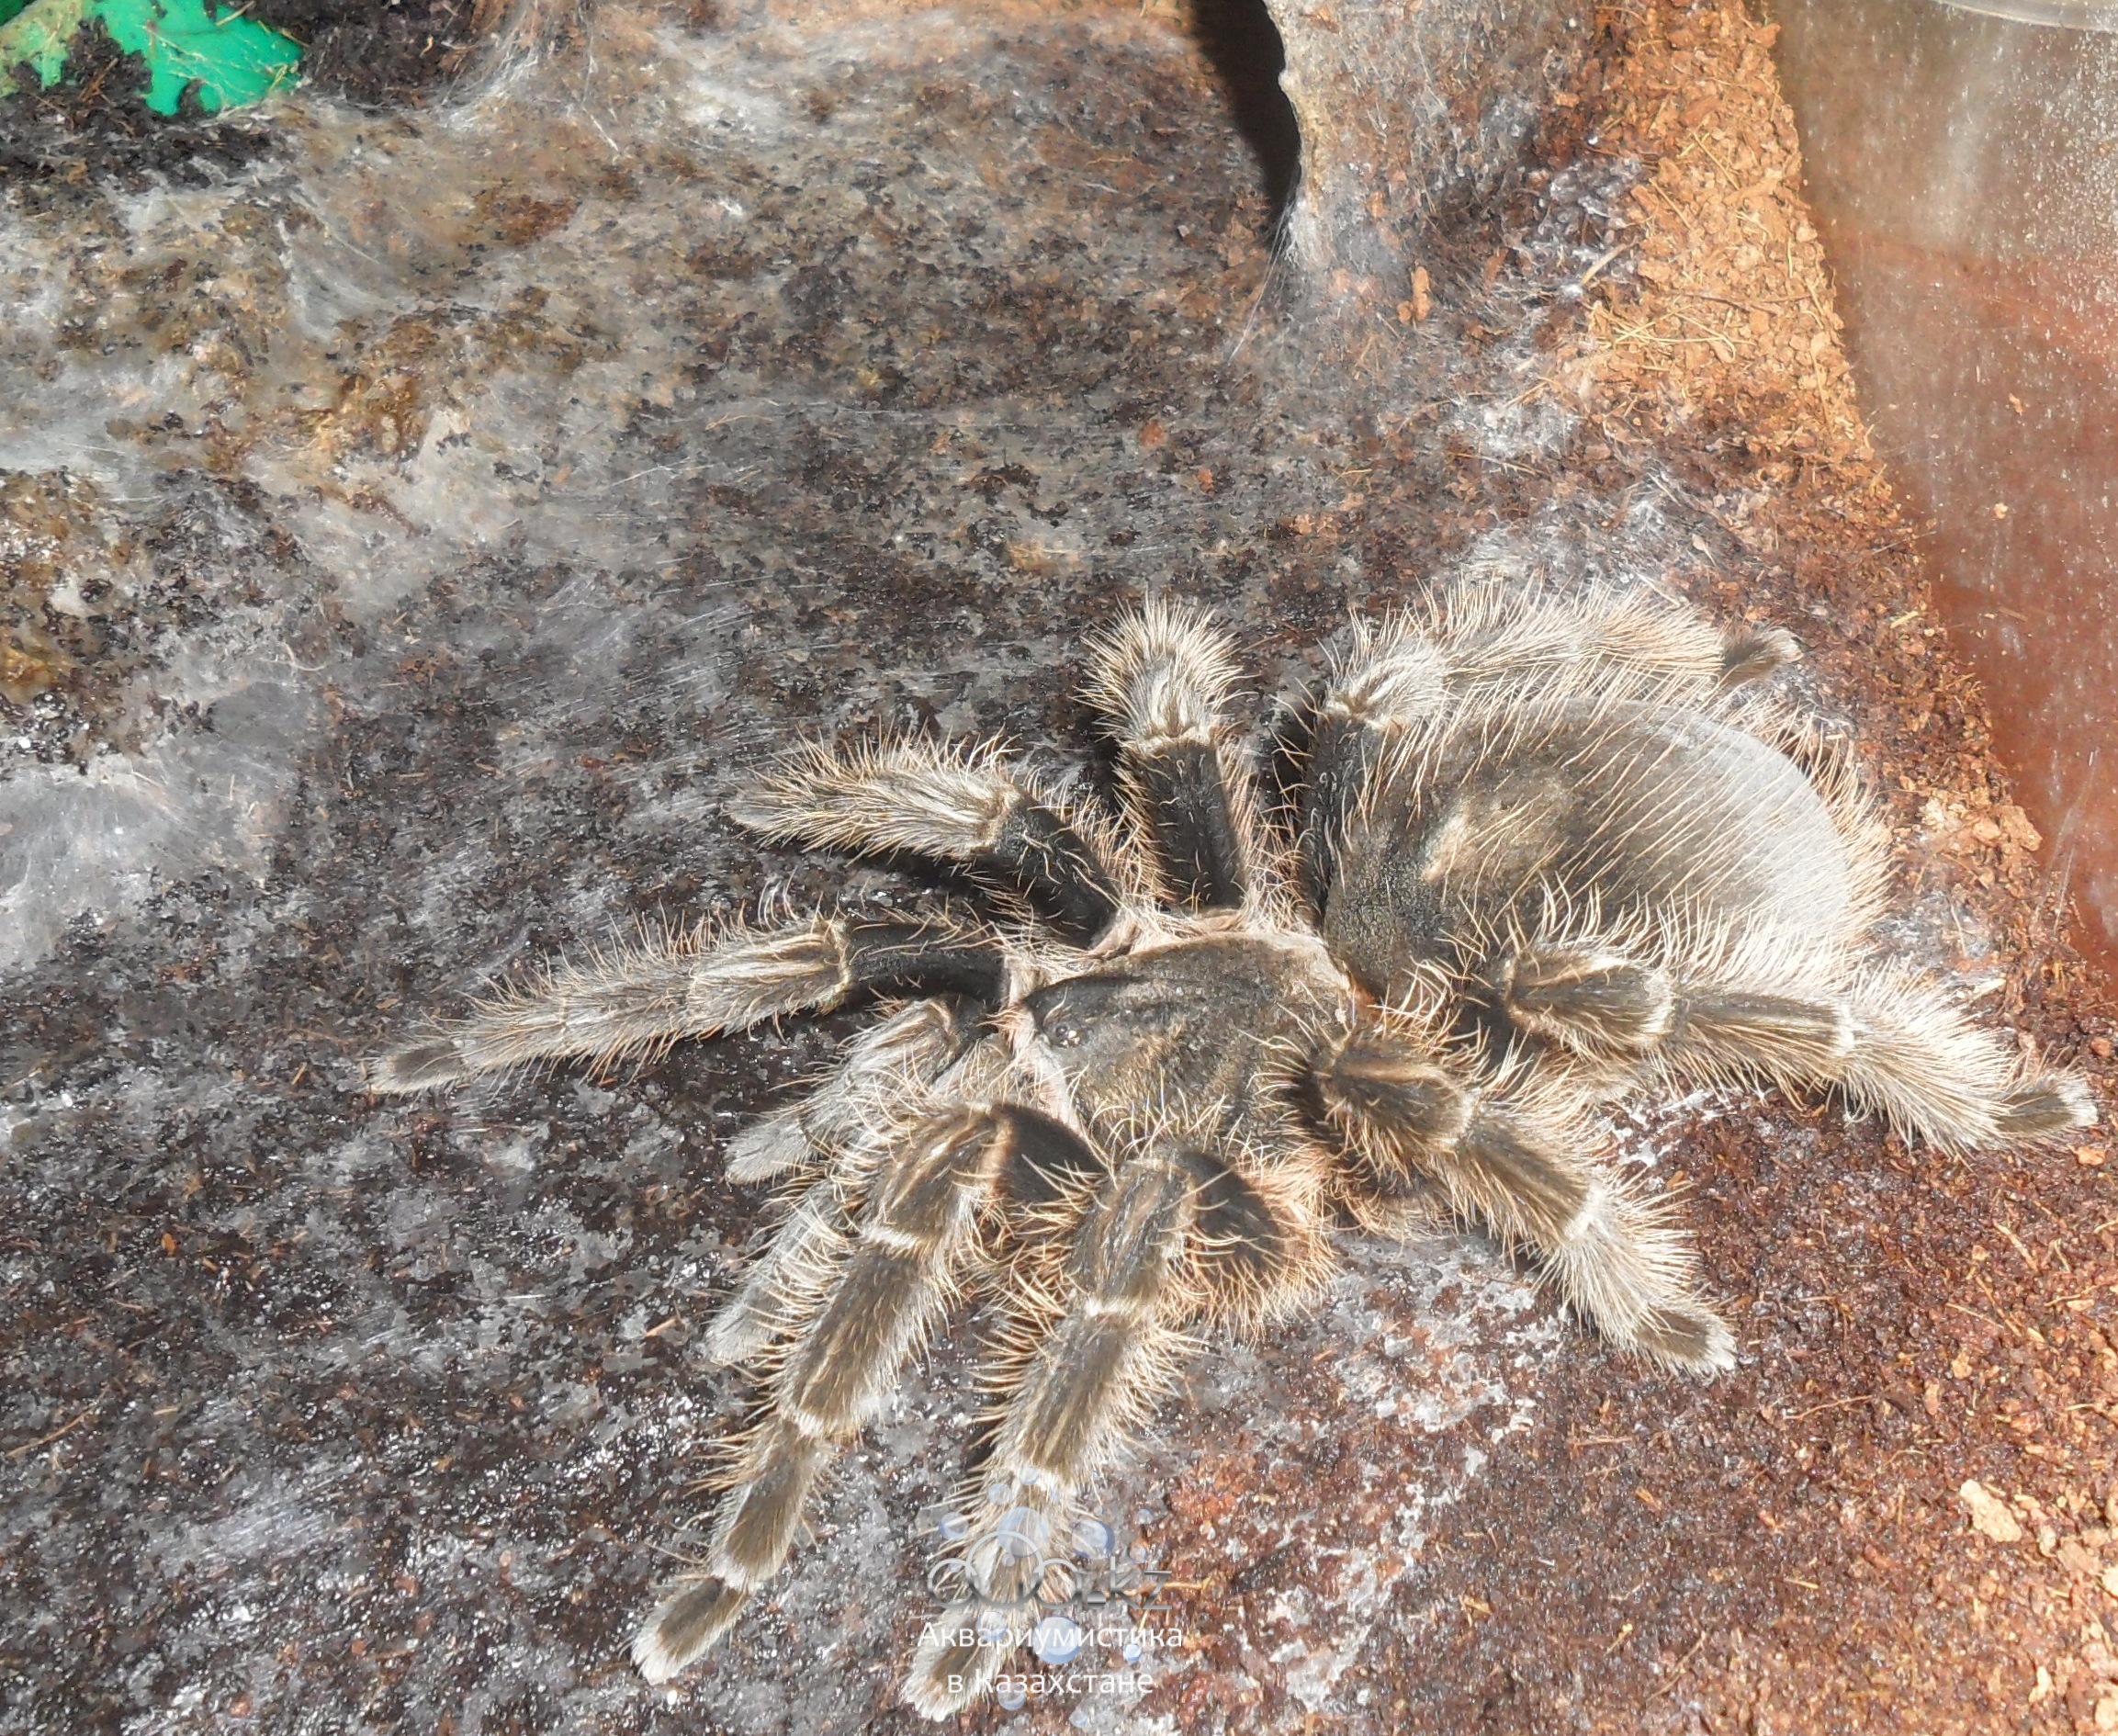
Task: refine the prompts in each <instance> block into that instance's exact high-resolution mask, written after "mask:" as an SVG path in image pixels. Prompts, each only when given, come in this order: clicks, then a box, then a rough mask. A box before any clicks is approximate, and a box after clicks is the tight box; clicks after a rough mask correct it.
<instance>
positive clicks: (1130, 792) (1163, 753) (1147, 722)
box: [1086, 601, 1256, 909]
mask: <svg viewBox="0 0 2118 1736" xmlns="http://www.w3.org/2000/svg"><path fill="white" fill-rule="evenodd" d="M1235 679H1236V676H1235V663H1234V658H1233V657H1232V656H1231V654H1230V648H1229V642H1228V637H1227V636H1226V635H1225V634H1223V633H1221V632H1219V631H1217V630H1216V629H1215V628H1214V627H1213V626H1212V625H1211V617H1210V616H1209V615H1207V614H1205V613H1204V612H1203V611H1200V610H1195V609H1188V608H1185V607H1183V606H1182V605H1173V604H1169V603H1162V602H1160V601H1151V602H1149V603H1147V604H1146V605H1145V606H1144V607H1143V608H1142V609H1141V610H1140V611H1139V612H1138V613H1137V614H1131V615H1128V616H1127V617H1126V618H1125V619H1124V620H1123V621H1122V622H1121V623H1120V624H1119V626H1117V627H1116V628H1115V629H1113V630H1112V631H1111V632H1110V633H1108V634H1106V635H1104V636H1102V637H1099V638H1098V641H1097V642H1096V644H1095V646H1094V661H1093V664H1092V667H1091V672H1090V676H1089V682H1088V686H1087V693H1086V697H1087V701H1088V703H1089V704H1090V705H1094V706H1095V707H1096V708H1097V709H1098V711H1100V712H1101V713H1102V714H1103V716H1105V718H1107V719H1108V720H1109V722H1110V725H1111V726H1112V728H1113V731H1114V733H1115V734H1116V736H1117V738H1118V744H1119V750H1120V758H1119V783H1120V785H1121V790H1122V793H1123V795H1124V798H1125V806H1126V811H1127V812H1128V814H1129V815H1130V816H1131V817H1132V822H1133V824H1134V826H1136V827H1137V828H1138V829H1139V830H1140V831H1141V832H1142V833H1143V835H1144V836H1146V837H1147V838H1149V839H1152V840H1154V843H1155V848H1156V851H1157V853H1158V855H1159V857H1160V860H1161V862H1162V866H1163V869H1164V871H1165V873H1166V876H1167V879H1168V883H1169V886H1170V889H1171V891H1172V893H1173V894H1174V895H1175V896H1176V897H1177V899H1178V900H1180V901H1181V902H1183V903H1185V904H1189V905H1191V906H1193V907H1196V908H1202V909H1233V908H1234V907H1238V906H1240V905H1241V904H1242V903H1243V899H1244V894H1245V892H1246V891H1247V890H1248V888H1249V885H1250V884H1251V879H1252V873H1253V870H1252V863H1251V862H1250V851H1249V844H1248V840H1249V836H1250V833H1251V830H1252V829H1253V827H1254V826H1255V823H1256V822H1255V819H1254V817H1253V816H1254V815H1255V812H1256V795H1255V792H1254V789H1253V786H1252V781H1251V772H1250V767H1249V764H1248V763H1247V761H1246V760H1245V755H1244V751H1243V748H1242V745H1241V743H1240V742H1238V741H1236V740H1234V738H1232V737H1231V735H1230V733H1229V731H1228V729H1227V727H1226V726H1225V725H1224V724H1223V722H1222V715H1221V713H1222V705H1224V704H1225V703H1226V702H1227V699H1228V695H1229V693H1230V691H1231V690H1232V689H1233V688H1234V685H1235Z"/></svg>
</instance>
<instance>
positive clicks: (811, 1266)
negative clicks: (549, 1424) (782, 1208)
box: [705, 1009, 1103, 1367]
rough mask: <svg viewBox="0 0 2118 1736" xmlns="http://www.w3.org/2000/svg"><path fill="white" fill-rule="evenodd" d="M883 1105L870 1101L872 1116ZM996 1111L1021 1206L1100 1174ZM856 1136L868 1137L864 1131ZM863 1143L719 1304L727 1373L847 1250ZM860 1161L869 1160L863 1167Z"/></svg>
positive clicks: (781, 1326) (1082, 1151)
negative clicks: (849, 1201) (813, 1276)
mask: <svg viewBox="0 0 2118 1736" xmlns="http://www.w3.org/2000/svg"><path fill="white" fill-rule="evenodd" d="M910 1010H916V1009H907V1011H910ZM880 1107H881V1106H880V1104H879V1103H871V1104H870V1105H869V1106H868V1109H869V1112H870V1113H873V1112H874V1111H875V1110H877V1109H879V1108H880ZM994 1113H995V1115H996V1116H997V1117H999V1118H1001V1119H1003V1120H1004V1121H1006V1122H1007V1123H1008V1130H1009V1137H1008V1157H1007V1162H1006V1167H1005V1170H1004V1173H1003V1178H1002V1186H1003V1190H1004V1191H1005V1192H1006V1193H1007V1194H1008V1197H1009V1198H1010V1199H1011V1200H1013V1201H1016V1202H1017V1203H1019V1204H1023V1205H1028V1206H1031V1208H1033V1209H1034V1208H1037V1207H1040V1206H1046V1205H1049V1204H1050V1203H1051V1202H1052V1201H1055V1200H1057V1199H1059V1198H1060V1197H1062V1195H1063V1193H1064V1192H1065V1189H1066V1188H1067V1187H1068V1186H1071V1185H1077V1184H1078V1183H1080V1182H1082V1181H1085V1180H1086V1179H1087V1178H1088V1177H1089V1176H1091V1175H1099V1174H1101V1173H1102V1167H1103V1165H1102V1160H1101V1159H1100V1158H1099V1157H1098V1156H1097V1155H1096V1154H1095V1153H1094V1152H1093V1151H1091V1150H1089V1148H1088V1147H1087V1145H1085V1144H1082V1142H1081V1140H1080V1139H1079V1138H1078V1137H1077V1136H1076V1134H1074V1133H1071V1132H1070V1131H1069V1130H1067V1129H1066V1128H1065V1127H1064V1126H1062V1125H1060V1124H1059V1123H1058V1122H1054V1121H1053V1120H1051V1118H1050V1117H1048V1116H1045V1115H1042V1114H1040V1113H1038V1112H1037V1111H1036V1110H1027V1109H1019V1108H1013V1107H1009V1108H1003V1109H998V1110H995V1111H994ZM858 1131H859V1132H860V1133H868V1132H869V1130H868V1129H867V1128H865V1127H862V1128H861V1129H859V1130H858ZM864 1144H865V1142H864V1141H862V1140H860V1139H857V1138H856V1139H853V1140H850V1141H849V1142H848V1143H847V1144H845V1145H843V1146H842V1147H841V1149H840V1155H839V1159H838V1161H837V1162H836V1163H834V1164H833V1166H832V1167H831V1171H830V1173H829V1174H828V1176H826V1177H825V1178H823V1179H822V1180H820V1181H817V1182H815V1183H813V1184H812V1185H811V1186H810V1188H809V1189H808V1190H807V1191H806V1193H804V1194H803V1195H802V1196H801V1198H800V1199H799V1200H798V1201H795V1204H794V1210H793V1212H790V1213H788V1215H787V1219H786V1221H785V1222H784V1223H782V1224H781V1225H780V1227H779V1228H778V1229H777V1230H776V1231H775V1232H774V1233H773V1234H772V1241H771V1242H770V1243H769V1244H768V1245H767V1246H766V1248H765V1251H764V1252H763V1253H762V1254H760V1256H759V1257H758V1259H757V1261H756V1262H755V1264H753V1265H752V1266H751V1268H750V1269H749V1272H748V1273H746V1274H745V1275H744V1279H743V1282H742V1286H741V1288H740V1289H738V1291H736V1293H735V1294H734V1295H733V1296H732V1297H730V1298H729V1299H728V1301H727V1302H725V1303H723V1304H722V1306H721V1308H720V1310H719V1312H718V1313H715V1316H714V1324H713V1325H712V1326H711V1327H710V1328H709V1329H708V1331H707V1334H706V1339H705V1344H706V1354H707V1356H708V1358H710V1359H711V1360H712V1361H714V1362H715V1363H716V1364H719V1365H721V1366H723V1367H726V1366H727V1365H729V1364H732V1363H737V1362H743V1361H747V1360H748V1359H749V1358H751V1357H752V1356H755V1355H756V1354H757V1353H758V1352H759V1351H760V1350H761V1349H763V1348H764V1347H766V1346H767V1345H769V1344H771V1343H772V1341H773V1340H774V1339H776V1338H779V1337H782V1336H785V1335H786V1334H787V1333H788V1332H789V1331H791V1330H793V1328H794V1326H795V1325H797V1324H798V1321H799V1315H800V1312H801V1304H802V1301H803V1299H804V1297H805V1294H806V1288H807V1287H806V1282H805V1279H806V1275H807V1274H810V1273H813V1272H817V1271H819V1270H823V1269H825V1268H829V1267H831V1266H832V1265H834V1264H836V1262H837V1259H838V1257H839V1252H840V1251H841V1250H842V1249H843V1248H844V1246H846V1241H847V1235H848V1233H849V1231H850V1230H851V1220H850V1217H849V1214H848V1212H847V1209H846V1194H847V1192H848V1191H849V1189H851V1188H852V1187H854V1186H857V1185H859V1184H860V1183H862V1182H863V1181H864V1180H865V1179H866V1176H867V1172H868V1171H869V1170H870V1169H872V1167H873V1152H872V1151H866V1150H864V1149H863V1147H864ZM863 1156H866V1157H867V1158H868V1159H869V1161H868V1162H866V1163H863V1162H862V1161H861V1160H862V1157H863Z"/></svg>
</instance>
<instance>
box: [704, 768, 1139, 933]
mask: <svg viewBox="0 0 2118 1736" xmlns="http://www.w3.org/2000/svg"><path fill="white" fill-rule="evenodd" d="M728 813H729V814H730V816H731V817H734V818H735V819H736V820H738V822H740V823H741V824H742V825H745V826H748V827H749V828H750V829H751V830H753V831H756V832H760V833H762V834H763V835H764V836H765V837H767V838H772V839H777V840H783V841H794V840H803V841H806V842H809V843H816V844H828V845H834V846H837V847H839V848H840V849H845V850H855V851H910V852H912V853H913V854H916V855H921V856H930V857H936V858H939V859H940V860H942V861H945V862H962V863H963V864H964V865H966V866H968V867H972V868H978V869H983V870H985V871H986V872H987V873H989V874H993V875H994V876H996V877H997V878H998V879H1000V880H1002V881H1004V882H1006V883H1007V884H1008V885H1012V886H1013V887H1015V888H1016V889H1017V890H1019V891H1021V892H1024V893H1027V894H1029V895H1031V896H1032V897H1034V898H1036V899H1038V900H1040V901H1041V902H1042V904H1044V905H1045V906H1047V907H1049V909H1050V910H1051V912H1052V913H1053V916H1054V918H1055V919H1056V924H1055V926H1057V927H1058V928H1059V929H1060V930H1061V932H1062V934H1063V936H1064V937H1065V939H1067V940H1070V941H1077V942H1080V943H1084V944H1086V943H1087V941H1093V940H1094V939H1095V938H1096V937H1097V936H1098V935H1099V934H1101V933H1102V932H1103V930H1105V929H1107V928H1108V927H1110V922H1111V919H1113V918H1114V917H1116V915H1117V914H1118V909H1119V905H1120V903H1121V892H1120V888H1119V885H1118V881H1117V879H1116V877H1115V875H1114V874H1113V873H1112V871H1111V869H1110V865H1109V856H1108V851H1107V849H1106V848H1104V847H1103V846H1104V840H1101V839H1100V838H1098V837H1097V836H1096V832H1097V830H1098V829H1097V828H1096V827H1095V826H1094V825H1093V824H1092V823H1089V824H1088V825H1087V831H1084V829H1083V826H1082V825H1081V824H1077V823H1076V819H1075V818H1073V817H1068V816H1067V815H1066V814H1065V813H1063V812H1062V811H1061V809H1060V807H1059V806H1058V804H1057V803H1056V802H1054V801H1053V800H1052V799H1051V798H1049V797H1047V796H1046V795H1043V794H1042V792H1041V791H1039V790H1038V789H1036V788H1035V787H1034V786H1033V785H1032V784H1031V783H1030V781H1029V779H1028V775H1027V773H1026V772H1023V771H1022V770H1020V768H1018V767H1013V766H1010V765H1008V763H1007V762H1005V761H1003V760H1002V759H1001V758H1000V756H999V755H998V754H997V752H995V751H994V750H992V749H990V748H986V747H965V746H963V745H961V744H956V743H935V742H922V741H896V742H888V741H885V742H878V743H876V744H874V745H873V746H870V747H867V748H863V749H862V750H859V751H858V752H856V753H854V754H853V755H851V757H847V758H841V757H840V756H839V755H838V754H835V753H833V752H832V751H831V750H829V749H828V748H825V747H823V746H821V745H816V746H811V747H809V748H806V749H804V750H801V751H800V752H798V753H796V754H795V755H794V756H793V757H792V758H791V759H790V760H789V761H787V762H786V763H785V764H784V765H783V766H782V767H781V769H780V770H779V771H778V772H776V773H774V774H773V775H772V776H771V777H769V778H767V779H766V780H765V781H764V782H762V783H759V784H756V785H755V786H753V787H752V788H750V789H749V790H747V791H745V792H744V793H743V794H742V795H739V796H738V797H737V798H736V800H735V801H734V802H732V803H731V804H729V806H728Z"/></svg>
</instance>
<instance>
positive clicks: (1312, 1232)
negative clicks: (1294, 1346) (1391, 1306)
mask: <svg viewBox="0 0 2118 1736" xmlns="http://www.w3.org/2000/svg"><path fill="white" fill-rule="evenodd" d="M1179 1161H1180V1162H1182V1163H1183V1165H1184V1166H1185V1167H1186V1168H1188V1169H1189V1171H1190V1172H1191V1178H1192V1185H1193V1189H1194V1193H1193V1196H1192V1203H1191V1227H1192V1240H1193V1247H1194V1252H1195V1257H1196V1271H1197V1276H1198V1279H1199V1281H1200V1286H1201V1287H1202V1289H1203V1291H1204V1293H1205V1301H1206V1306H1207V1309H1208V1312H1209V1313H1211V1315H1212V1316H1214V1317H1216V1318H1219V1319H1223V1320H1227V1321H1230V1322H1232V1323H1234V1325H1237V1326H1239V1327H1247V1326H1255V1325H1262V1324H1263V1323H1265V1322H1267V1321H1269V1320H1273V1319H1276V1318H1278V1317H1279V1315H1280V1314H1281V1313H1284V1312H1285V1311H1286V1310H1287V1309H1288V1308H1289V1307H1290V1306H1291V1305H1292V1304H1294V1303H1296V1302H1300V1301H1301V1299H1302V1298H1303V1297H1305V1296H1307V1295H1308V1294H1310V1293H1311V1291H1313V1290H1314V1288H1315V1286H1316V1284H1317V1283H1318V1281H1319V1280H1320V1279H1322V1278H1323V1276H1324V1272H1325V1270H1326V1269H1327V1268H1328V1267H1329V1266H1330V1263H1331V1253H1330V1245H1329V1243H1328V1241H1327V1240H1326V1238H1325V1233H1324V1192H1325V1184H1326V1181H1327V1178H1328V1175H1329V1169H1328V1166H1327V1165H1326V1164H1325V1163H1324V1160H1323V1157H1322V1155H1321V1154H1320V1153H1317V1152H1315V1151H1314V1150H1313V1149H1311V1148H1308V1147H1307V1146H1306V1145H1304V1146H1301V1147H1297V1148H1295V1149H1292V1150H1290V1151H1288V1152H1286V1153H1283V1154H1281V1155H1280V1156H1279V1159H1278V1160H1277V1161H1274V1162H1271V1163H1263V1164H1256V1165H1245V1164H1241V1163H1237V1162H1233V1161H1230V1160H1229V1159H1227V1158H1225V1157H1222V1156H1221V1155H1216V1154H1214V1153H1211V1152H1204V1151H1185V1152H1182V1153H1180V1154H1179Z"/></svg>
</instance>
